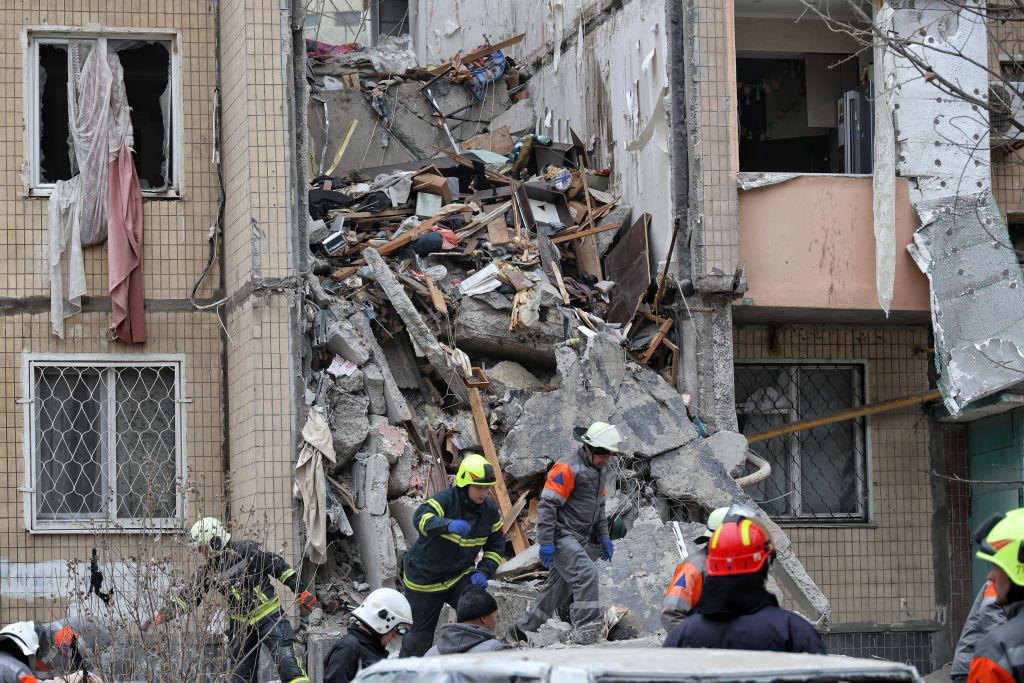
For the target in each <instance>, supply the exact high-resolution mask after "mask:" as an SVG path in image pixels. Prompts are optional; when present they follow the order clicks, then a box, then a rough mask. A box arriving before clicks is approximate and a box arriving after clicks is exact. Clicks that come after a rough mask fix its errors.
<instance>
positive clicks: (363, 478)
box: [298, 41, 828, 642]
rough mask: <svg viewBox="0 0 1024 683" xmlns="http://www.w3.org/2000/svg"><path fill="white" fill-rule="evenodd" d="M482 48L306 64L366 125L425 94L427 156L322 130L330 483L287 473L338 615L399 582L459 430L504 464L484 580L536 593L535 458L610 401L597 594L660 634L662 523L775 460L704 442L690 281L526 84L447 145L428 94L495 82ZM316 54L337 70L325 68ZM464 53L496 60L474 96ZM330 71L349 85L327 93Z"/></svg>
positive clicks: (317, 224) (318, 304) (321, 302)
mask: <svg viewBox="0 0 1024 683" xmlns="http://www.w3.org/2000/svg"><path fill="white" fill-rule="evenodd" d="M506 42H507V41H506ZM493 48H494V46H484V47H482V48H480V49H478V50H477V51H476V53H475V54H480V53H481V52H484V53H486V54H484V55H483V56H482V57H477V61H476V62H475V61H474V60H472V59H463V60H461V61H460V60H458V59H456V60H453V63H452V64H449V65H443V66H442V67H438V68H436V69H433V70H407V71H406V72H405V78H403V79H397V78H396V77H394V75H393V74H392V75H390V76H389V77H388V79H387V81H388V82H386V83H384V82H383V81H382V80H381V79H380V76H381V74H380V73H379V72H375V75H374V77H373V78H370V77H369V76H368V75H367V74H366V73H365V72H360V71H358V69H359V68H362V69H365V68H366V66H365V64H366V61H365V60H366V59H367V58H366V57H365V56H364V57H362V58H361V59H363V60H364V61H363V62H359V64H362V66H358V65H357V66H352V65H348V66H344V67H343V68H341V67H338V61H337V60H338V59H342V58H350V57H351V55H349V54H345V55H342V56H341V57H335V56H328V57H325V58H324V59H325V61H326V62H329V64H327V65H321V66H318V67H317V73H318V74H319V76H318V78H319V80H318V81H317V86H318V92H319V95H320V97H321V99H320V100H319V101H320V102H321V103H323V104H324V112H325V118H330V117H329V116H327V114H333V115H334V119H333V120H338V116H339V112H340V111H346V110H345V109H344V108H341V109H339V108H338V107H339V106H341V105H340V104H339V102H341V100H337V99H336V101H335V102H334V105H332V106H333V108H331V107H328V104H327V101H326V100H327V99H329V96H337V97H341V95H342V94H344V95H345V96H346V97H355V98H356V99H355V100H353V101H354V102H356V104H358V107H356V109H350V110H351V111H358V112H361V113H360V114H359V115H360V116H363V115H365V114H366V112H367V111H371V112H373V114H372V116H374V117H375V127H376V125H377V124H383V128H384V132H389V131H390V132H393V131H394V130H396V129H397V127H398V126H399V125H400V124H399V123H398V122H397V120H393V119H394V117H395V116H396V115H395V110H396V107H398V106H404V107H406V109H407V110H408V111H414V110H415V108H416V107H419V106H421V105H422V101H423V100H426V101H428V102H429V103H430V110H431V112H432V113H431V114H430V116H428V117H427V118H428V120H429V128H430V131H429V135H430V136H434V137H433V138H430V140H429V141H431V144H432V145H433V147H434V148H435V154H436V155H433V156H431V157H430V158H420V159H418V160H414V161H406V162H403V163H398V164H389V165H383V166H377V167H361V168H357V167H354V165H353V164H352V163H348V164H345V165H339V163H337V162H335V163H334V164H327V163H326V160H327V159H328V157H331V154H330V153H329V152H328V150H329V149H340V152H339V153H337V154H335V155H334V157H332V158H336V159H338V160H339V161H340V160H341V159H344V158H346V157H345V154H346V150H345V147H346V146H347V145H348V144H349V139H351V138H352V132H353V130H354V128H357V127H358V126H355V125H353V124H349V125H348V126H347V127H346V128H345V130H346V134H345V136H344V137H342V136H341V134H340V133H338V134H337V135H336V136H335V138H330V132H331V131H330V127H329V126H327V127H325V129H324V136H325V139H324V145H323V153H322V154H321V155H320V156H321V158H322V160H321V168H320V170H321V171H328V172H326V173H322V174H320V175H319V176H318V177H317V178H316V179H315V180H314V181H313V183H312V187H311V189H310V193H309V205H310V214H311V218H312V219H313V222H312V225H311V229H310V231H309V242H310V249H311V252H312V254H313V261H314V268H313V274H312V275H310V276H309V278H308V283H307V287H306V292H307V296H306V316H305V320H306V322H305V324H306V334H307V339H308V341H309V345H308V348H307V349H306V353H305V371H304V380H305V384H306V389H307V391H306V402H307V405H308V406H309V408H310V411H309V414H310V423H309V424H307V427H308V428H309V429H308V430H307V431H308V433H309V435H310V436H309V437H308V438H307V440H306V441H307V450H306V452H307V453H309V454H310V455H311V459H309V460H307V461H306V462H311V463H317V464H318V466H321V467H322V468H323V470H322V478H318V477H320V476H321V475H317V474H316V472H318V470H315V468H314V469H311V470H309V471H310V472H311V474H310V476H309V477H306V478H304V479H303V482H304V486H301V487H298V488H300V489H301V490H300V494H301V495H302V496H303V500H304V502H305V511H306V522H307V531H308V532H310V539H309V543H308V548H309V551H308V555H309V557H310V559H311V560H312V561H313V562H314V563H316V564H317V565H318V569H317V573H316V576H317V584H318V592H319V593H320V595H321V596H322V601H323V603H324V609H325V611H327V612H333V613H336V614H339V615H343V614H344V613H345V612H346V611H347V609H348V608H350V607H351V606H353V605H354V604H355V603H356V602H357V601H358V599H359V597H360V596H361V595H362V594H363V593H365V591H366V590H367V589H368V588H369V587H371V586H372V587H377V586H381V585H385V586H394V585H395V584H396V583H397V582H398V580H399V572H400V566H401V560H402V556H403V554H404V552H405V550H406V548H407V547H408V546H409V545H410V544H411V543H413V542H414V541H415V539H416V537H417V532H416V530H415V528H414V526H413V523H412V516H413V512H414V510H415V508H416V507H417V505H418V504H419V503H421V502H422V500H423V499H424V498H425V497H428V496H430V495H432V494H433V493H434V492H436V491H438V490H440V489H442V488H444V487H446V486H448V484H449V477H450V476H451V475H452V474H453V473H454V472H455V470H456V469H457V467H458V464H459V461H460V457H461V455H460V454H461V452H462V450H463V448H465V447H466V446H469V445H474V446H479V447H481V448H482V450H483V452H484V454H485V455H486V456H487V457H488V458H489V459H490V460H491V461H492V462H494V463H496V464H500V467H501V469H502V471H503V472H504V474H505V477H504V479H503V481H501V482H499V485H498V486H497V487H496V498H497V502H498V503H499V506H500V507H501V508H502V513H503V516H504V518H505V529H506V533H507V535H508V537H509V540H510V547H509V553H508V555H509V562H507V563H506V564H505V565H504V566H503V567H502V568H501V569H500V570H499V576H498V577H496V578H498V579H499V580H500V581H499V582H496V586H497V593H498V594H499V595H500V596H503V597H502V599H503V600H505V601H506V602H508V601H511V603H512V604H516V605H518V604H519V603H520V602H525V601H527V600H528V599H529V597H530V596H531V595H532V594H533V592H534V591H535V589H536V587H537V585H538V584H539V583H540V582H541V581H542V580H543V578H544V575H545V572H544V571H543V570H542V568H541V567H540V565H539V562H538V561H537V553H536V549H535V548H534V549H533V550H532V551H531V541H532V538H533V535H534V519H535V515H536V503H537V499H538V495H539V490H540V487H541V485H542V482H543V478H544V474H545V472H546V471H547V469H548V468H549V467H550V466H551V464H552V463H553V462H554V461H555V460H556V459H557V458H559V457H561V456H563V455H566V454H568V453H569V452H570V451H571V449H573V448H575V446H576V444H575V443H574V441H573V438H572V429H573V428H574V427H577V426H585V425H587V424H589V423H590V422H593V421H595V420H603V421H607V422H611V423H613V424H616V425H618V426H619V427H620V429H621V430H622V432H623V435H624V437H625V439H626V450H627V451H628V452H629V453H631V455H630V456H629V457H623V458H619V459H616V461H615V463H616V464H615V466H614V468H613V469H614V472H613V474H614V475H615V476H614V479H615V481H614V486H612V487H610V488H609V502H608V513H609V515H610V516H611V521H612V525H611V526H612V528H613V529H615V530H616V535H617V536H618V537H620V538H622V540H621V541H620V543H621V544H622V545H621V546H620V547H621V548H622V549H620V550H619V551H618V553H617V554H616V557H615V561H614V562H613V563H611V564H610V565H606V566H605V567H604V568H603V570H602V584H603V585H602V600H605V599H607V600H608V601H609V603H614V604H618V605H623V606H625V607H628V608H629V610H630V612H631V614H632V615H633V616H634V619H633V621H632V625H631V627H630V629H628V631H629V635H643V634H650V633H654V632H657V631H658V630H659V629H660V628H661V627H660V623H659V621H658V615H657V610H658V604H659V602H660V596H661V593H662V592H663V590H664V583H665V581H666V580H667V579H668V578H669V577H670V576H671V573H672V570H673V568H674V566H675V564H676V563H677V562H678V557H679V555H678V552H677V550H676V546H675V542H674V537H673V535H672V533H671V531H669V530H667V529H666V528H665V527H664V521H663V520H668V519H681V520H683V521H687V520H689V519H697V518H702V515H703V514H704V513H705V511H707V510H710V509H712V508H714V507H718V506H721V505H725V504H729V503H732V502H744V503H747V504H752V501H750V499H749V497H747V496H746V494H744V492H743V489H742V487H741V485H740V484H741V483H747V484H749V483H751V480H750V479H749V477H748V479H747V480H746V481H745V482H744V481H743V480H742V479H741V480H740V483H738V482H737V479H736V478H734V477H743V476H744V475H745V474H746V471H747V469H748V467H752V468H753V469H757V468H758V467H761V468H762V470H763V466H764V465H765V463H764V462H763V461H757V460H756V459H754V458H751V457H749V455H750V454H749V452H748V451H747V447H746V440H745V439H744V438H743V437H742V436H741V435H738V434H732V433H719V434H715V435H713V436H711V437H708V438H705V435H704V434H703V433H702V432H703V429H704V428H703V425H701V424H700V421H699V420H698V419H696V418H697V416H695V415H691V413H690V408H689V406H688V405H687V404H686V401H684V398H683V396H682V395H681V394H680V393H679V392H678V391H677V390H676V387H675V384H676V375H677V372H678V367H679V364H680V361H681V358H680V357H679V356H680V350H679V344H678V339H677V337H676V334H675V332H676V331H675V330H674V329H673V322H674V315H675V314H673V313H672V311H674V310H675V307H676V306H675V303H676V299H677V297H678V296H681V294H682V292H681V290H680V288H678V287H677V286H676V285H675V283H674V282H672V281H671V277H670V275H669V270H670V269H669V267H668V266H666V267H665V269H664V271H663V272H662V273H652V270H651V268H650V264H649V256H648V250H647V238H648V230H649V227H650V225H649V223H650V217H649V216H648V215H646V214H644V215H642V216H639V217H638V218H637V219H636V220H631V213H632V211H631V209H630V207H628V206H625V205H623V204H622V202H621V201H620V198H618V197H616V196H614V194H613V193H610V192H609V191H608V186H607V180H608V178H607V171H605V170H601V169H596V170H595V169H592V168H590V164H589V163H588V150H587V149H586V145H584V144H583V143H582V142H581V141H580V139H579V138H578V136H576V135H575V134H573V135H572V142H571V143H567V144H559V143H555V142H553V141H552V140H550V139H548V138H546V137H544V136H542V135H537V134H535V133H534V132H533V130H532V125H533V119H532V116H522V115H520V114H516V113H515V109H516V108H522V107H524V106H528V105H529V102H528V101H527V102H524V101H522V100H519V99H515V100H513V97H514V98H518V97H519V95H521V94H523V93H522V90H521V85H520V84H516V85H515V86H514V87H513V88H509V87H505V88H503V89H501V92H502V93H503V95H502V97H504V101H502V102H501V104H502V106H503V107H510V109H509V111H507V112H505V114H503V115H500V116H497V117H493V120H492V121H491V122H490V123H489V124H484V125H483V127H484V128H485V129H487V130H485V131H484V132H482V133H481V134H479V135H475V136H474V137H472V138H470V139H465V140H462V141H461V142H459V141H457V140H456V138H455V136H454V134H453V132H452V129H451V128H450V127H449V125H448V124H449V123H451V121H450V117H448V116H446V115H444V114H442V113H441V111H440V107H439V105H438V104H437V97H435V94H434V91H435V90H438V91H440V90H443V89H447V90H446V93H447V95H448V100H451V99H452V98H453V97H454V95H452V92H454V91H453V90H451V89H452V88H462V87H463V86H462V85H459V84H457V83H452V82H451V77H452V76H455V77H458V76H459V75H460V74H463V75H465V73H469V74H470V77H468V78H463V80H464V81H467V82H468V83H469V86H470V87H469V88H466V89H465V91H464V92H463V97H464V98H467V99H468V101H469V103H470V107H472V106H476V105H478V104H479V102H480V101H482V99H484V98H486V97H495V94H494V92H493V91H495V90H497V88H496V84H499V83H501V82H502V80H503V77H504V76H507V74H508V73H509V71H510V68H509V62H510V61H511V60H508V59H506V58H504V56H501V59H500V60H495V56H496V55H501V53H500V50H496V49H493ZM315 49H317V50H321V52H323V50H322V49H321V48H315ZM353 59H355V58H353ZM332 60H334V61H332ZM479 60H483V61H479ZM495 61H500V62H501V64H502V65H503V66H502V69H501V70H498V69H496V68H495V67H494V64H495ZM371 62H372V60H371ZM330 64H333V65H334V66H333V67H330ZM346 64H347V62H346ZM352 64H356V62H352ZM467 64H468V65H469V67H468V71H465V73H464V70H466V69H467V66H466V65H467ZM474 64H475V66H474ZM329 68H335V71H333V72H332V73H334V74H335V75H334V76H331V75H325V74H324V69H329ZM339 68H340V70H338V69H339ZM350 68H352V69H357V70H356V71H355V72H351V73H350V72H348V71H346V69H350ZM477 68H481V69H484V71H485V72H486V73H487V78H486V81H485V82H484V83H483V84H482V85H483V91H484V92H483V94H481V88H480V87H479V86H481V82H480V80H479V79H478V78H477V76H479V73H478V72H477V71H476V69H477ZM328 79H332V80H328ZM441 79H445V80H441ZM455 80H456V81H457V80H458V78H455ZM332 81H333V82H334V83H341V84H343V85H344V84H345V83H349V84H350V85H351V87H348V88H345V87H342V88H335V89H334V90H330V88H328V86H331V87H333V86H332ZM382 83H383V85H382ZM371 86H372V87H371ZM381 88H383V91H382V90H381ZM389 88H394V89H396V92H397V95H394V96H392V95H389V94H388V89H389ZM403 89H404V90H403ZM513 90H514V91H515V93H516V94H515V95H513V96H512V97H510V96H509V95H508V93H509V92H511V91H513ZM416 91H418V92H416ZM403 93H404V94H403ZM414 98H417V102H418V103H417V104H416V107H414V106H413V104H411V103H410V101H411V100H412V99H414ZM448 100H446V101H448ZM399 103H402V104H401V105H399ZM410 116H411V115H410ZM412 118H421V116H420V114H416V115H415V116H412ZM353 120H355V119H353ZM524 122H526V123H525V125H524ZM342 123H343V124H344V121H343V122H342ZM392 124H394V125H392ZM499 124H500V125H499ZM510 124H511V125H512V127H509V126H510ZM364 128H365V126H364ZM438 136H441V137H442V139H443V140H448V144H446V145H442V144H438ZM314 137H315V136H314ZM403 137H405V136H403ZM328 138H330V139H328ZM372 141H373V139H372V136H371V138H369V139H368V142H367V144H370V143H371V142H372ZM407 142H409V141H407ZM413 142H415V141H413ZM314 146H316V145H314ZM403 146H406V147H408V146H411V147H414V148H416V149H421V148H422V147H423V146H424V145H421V144H411V145H406V143H403ZM336 167H337V168H346V167H347V168H350V170H347V171H341V172H338V171H337V170H336ZM670 285H671V286H670ZM327 432H329V439H328V438H327V436H326V435H327ZM305 433H306V432H304V434H305ZM317 435H319V436H317ZM301 462H303V461H302V460H301V459H300V463H301ZM750 462H753V463H754V464H753V465H752V466H751V465H749V463H750ZM304 471H305V470H304ZM755 476H757V475H755ZM317 481H320V482H321V484H320V485H321V486H322V488H323V489H324V490H325V495H326V508H324V509H323V510H318V509H317V497H316V493H315V492H316V490H317V484H316V482H317ZM311 513H312V514H311ZM318 514H319V517H317V515H318ZM318 520H320V521H318ZM775 531H776V532H777V533H778V534H779V539H778V541H779V543H778V544H779V547H780V551H781V552H780V554H781V562H779V563H778V566H777V571H776V578H777V579H778V581H779V584H780V587H781V589H782V591H783V594H784V597H787V598H790V600H791V602H790V604H791V606H795V607H796V608H797V609H800V610H801V611H803V612H804V613H805V614H807V615H808V616H810V617H812V618H815V619H823V620H825V621H827V615H828V605H827V601H826V600H825V599H824V597H823V596H822V595H821V593H820V592H819V591H818V590H817V588H816V587H815V586H814V584H813V582H812V581H811V580H810V579H809V578H808V577H807V575H806V573H805V572H804V571H803V568H802V567H801V566H800V564H799V561H797V560H796V558H795V557H794V556H793V554H792V552H791V551H790V549H789V543H788V540H787V539H786V538H785V535H784V534H783V533H782V532H781V530H779V529H775ZM694 535H696V534H694ZM634 558H635V561H634ZM653 558H657V559H656V560H654V559H653ZM602 564H603V563H602ZM502 582H503V583H502ZM524 607H525V605H524ZM505 609H509V608H508V606H507V605H506V607H505ZM563 626H564V625H563ZM552 629H553V632H552V633H549V634H548V635H547V636H543V638H542V639H546V640H545V642H547V641H551V640H552V639H553V640H554V641H559V640H563V638H561V636H560V635H559V633H562V631H565V630H566V629H565V628H562V627H559V626H558V624H553V625H552V626H551V627H550V629H548V631H552Z"/></svg>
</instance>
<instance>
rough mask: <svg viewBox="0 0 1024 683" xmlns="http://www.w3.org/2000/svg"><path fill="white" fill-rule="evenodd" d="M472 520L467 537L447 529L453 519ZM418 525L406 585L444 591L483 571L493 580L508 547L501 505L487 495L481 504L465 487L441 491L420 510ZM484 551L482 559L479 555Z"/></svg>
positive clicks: (415, 518)
mask: <svg viewBox="0 0 1024 683" xmlns="http://www.w3.org/2000/svg"><path fill="white" fill-rule="evenodd" d="M456 519H461V520H463V521H466V522H469V535H468V536H467V537H465V538H463V537H462V536H457V535H455V534H453V533H452V532H450V531H448V524H450V523H451V522H452V520H456ZM413 523H414V524H415V525H416V528H417V529H418V530H419V532H420V537H419V538H418V539H416V542H415V543H413V544H412V547H411V548H409V551H408V552H407V553H406V554H405V563H404V564H405V572H404V576H403V578H404V581H405V587H406V588H408V589H409V590H414V591H416V592H418V593H439V592H443V591H447V590H448V589H449V588H451V587H452V586H454V585H455V584H457V583H458V582H459V581H461V580H462V578H463V577H464V576H467V575H468V574H471V573H472V572H474V571H479V572H482V573H483V574H484V576H486V577H488V578H490V577H491V576H492V575H493V574H494V570H495V569H497V568H498V565H499V564H501V562H502V553H503V552H504V551H505V534H504V533H502V531H501V527H502V526H503V522H502V519H501V512H500V511H499V510H498V506H497V504H495V502H494V501H493V500H491V499H490V498H485V499H484V502H483V504H482V505H476V504H475V503H473V501H471V500H470V499H469V496H468V495H467V494H466V492H465V491H463V490H462V489H460V488H457V487H455V486H452V487H451V488H447V489H445V490H443V491H439V492H438V493H437V494H436V495H435V496H434V497H433V498H428V499H427V500H426V501H425V502H424V503H423V504H421V505H420V506H419V507H418V508H416V512H415V514H414V515H413ZM481 550H482V551H483V553H484V555H483V559H481V560H480V564H476V557H477V554H479V552H480V551H481Z"/></svg>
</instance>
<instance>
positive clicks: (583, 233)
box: [550, 222, 622, 244]
mask: <svg viewBox="0 0 1024 683" xmlns="http://www.w3.org/2000/svg"><path fill="white" fill-rule="evenodd" d="M621 227H622V223H621V222H620V223H605V224H604V225H599V226H597V227H596V228H588V229H586V230H580V231H578V232H571V233H566V234H564V235H558V236H556V237H552V238H550V239H551V244H561V243H562V242H568V241H569V240H578V239H579V238H581V237H588V236H590V235H596V234H597V233H599V232H606V231H608V230H615V229H616V228H621Z"/></svg>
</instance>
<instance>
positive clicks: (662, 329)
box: [640, 318, 672, 363]
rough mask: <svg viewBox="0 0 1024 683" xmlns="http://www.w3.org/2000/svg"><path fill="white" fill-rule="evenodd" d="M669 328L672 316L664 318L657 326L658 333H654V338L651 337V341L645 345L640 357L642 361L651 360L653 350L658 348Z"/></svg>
mask: <svg viewBox="0 0 1024 683" xmlns="http://www.w3.org/2000/svg"><path fill="white" fill-rule="evenodd" d="M671 328H672V318H665V320H663V321H662V323H661V325H659V326H658V333H657V334H655V335H654V339H652V340H651V343H650V344H649V345H648V346H647V350H646V351H644V355H642V356H641V357H640V360H641V361H642V362H644V363H647V362H649V361H650V360H651V356H653V355H654V352H655V351H657V350H658V346H659V345H660V344H661V341H662V340H663V339H664V338H665V335H666V334H668V331H669V330H670V329H671Z"/></svg>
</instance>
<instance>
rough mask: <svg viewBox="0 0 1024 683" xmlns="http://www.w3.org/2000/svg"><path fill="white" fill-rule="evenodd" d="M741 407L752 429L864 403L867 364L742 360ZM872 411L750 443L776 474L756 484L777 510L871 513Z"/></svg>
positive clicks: (764, 504) (829, 517)
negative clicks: (864, 416)
mask: <svg viewBox="0 0 1024 683" xmlns="http://www.w3.org/2000/svg"><path fill="white" fill-rule="evenodd" d="M735 375H736V415H737V419H738V421H739V428H740V431H741V432H743V434H744V435H746V436H747V437H751V436H753V435H755V434H765V433H770V432H772V431H773V430H777V429H779V428H781V427H785V426H786V425H787V424H791V423H794V422H801V421H804V420H812V419H814V418H818V417H825V416H828V415H831V414H833V413H836V412H838V411H840V410H845V409H848V408H853V407H856V406H859V405H863V403H864V394H865V389H864V377H865V369H864V365H863V364H859V363H848V364H823V363H815V364H803V363H772V364H765V363H740V362H737V363H736V368H735ZM867 429H868V425H867V418H863V417H862V418H858V419H855V420H847V421H844V422H835V423H832V424H826V425H821V426H815V427H813V428H811V429H802V430H800V431H797V432H794V433H792V434H784V435H780V436H775V437H772V438H768V439H765V440H761V441H755V442H753V443H751V444H750V448H751V450H753V451H754V452H755V453H756V454H758V455H759V456H761V457H762V458H764V459H765V460H767V461H768V462H769V464H771V468H772V472H771V476H769V477H768V478H767V479H765V480H764V481H763V482H761V483H760V484H757V485H756V486H754V487H751V488H750V489H748V493H750V495H751V496H753V498H754V499H755V500H756V501H758V503H759V504H760V505H761V508H762V509H764V510H765V511H766V512H768V514H770V515H771V516H772V517H773V518H775V519H778V520H780V521H794V522H821V523H837V522H865V521H867V520H868V496H869V486H868V446H867V444H868V437H867V435H868V432H867Z"/></svg>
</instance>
